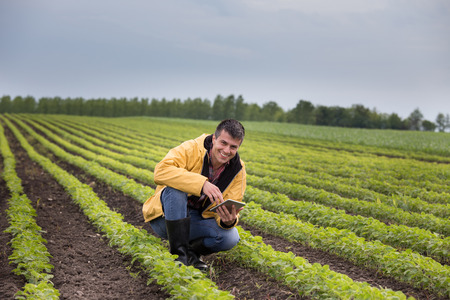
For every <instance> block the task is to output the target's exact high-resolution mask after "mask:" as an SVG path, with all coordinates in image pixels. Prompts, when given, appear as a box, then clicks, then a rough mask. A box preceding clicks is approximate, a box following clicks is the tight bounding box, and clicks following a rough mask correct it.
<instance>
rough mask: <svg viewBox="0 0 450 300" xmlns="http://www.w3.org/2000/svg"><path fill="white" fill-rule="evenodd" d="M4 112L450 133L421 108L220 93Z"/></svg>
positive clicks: (19, 105)
mask: <svg viewBox="0 0 450 300" xmlns="http://www.w3.org/2000/svg"><path fill="white" fill-rule="evenodd" d="M0 113H39V114H67V115H80V116H82V115H83V116H101V117H127V116H157V117H169V118H170V117H172V118H187V119H201V120H223V119H227V118H235V119H238V120H241V121H272V122H289V123H299V124H308V125H325V126H339V127H354V128H377V129H398V130H424V131H435V130H436V129H437V130H438V131H440V132H444V131H446V130H447V129H450V117H449V114H448V113H447V114H446V115H444V114H443V113H439V114H438V116H437V117H436V120H435V121H434V122H433V121H430V120H425V119H424V117H423V115H422V113H421V112H420V110H419V109H418V108H417V109H415V110H414V111H413V112H411V114H410V115H409V117H407V118H405V119H402V118H401V117H400V116H399V115H398V114H396V113H391V114H386V113H380V112H377V111H376V110H375V109H372V110H371V109H369V108H367V107H364V106H363V105H361V104H355V105H352V106H351V107H349V108H344V107H340V106H331V107H330V106H323V105H317V106H315V105H313V104H312V103H311V102H310V101H306V100H299V102H298V103H297V105H296V106H295V107H294V108H293V109H290V110H287V111H285V110H283V108H281V107H280V106H279V105H278V104H277V103H276V102H274V101H269V102H266V103H265V104H263V105H262V106H260V105H258V104H255V103H250V104H249V103H246V102H245V101H244V99H243V97H242V96H238V97H235V96H234V95H229V96H227V97H223V96H221V95H218V96H217V97H216V98H215V99H214V101H213V102H211V101H210V100H208V99H201V98H194V99H191V98H188V99H186V100H184V101H182V100H180V99H172V100H167V99H165V98H163V99H161V100H158V99H151V100H149V99H148V98H141V99H139V98H137V97H135V98H131V99H128V98H111V99H104V98H100V99H84V98H80V97H79V98H64V99H63V98H61V97H42V98H40V99H38V100H36V99H35V98H34V97H32V96H26V97H21V96H17V97H14V98H13V99H12V98H11V97H10V96H8V95H5V96H3V97H2V98H1V100H0Z"/></svg>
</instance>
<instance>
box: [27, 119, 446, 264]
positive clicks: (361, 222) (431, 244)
mask: <svg viewBox="0 0 450 300" xmlns="http://www.w3.org/2000/svg"><path fill="white" fill-rule="evenodd" d="M19 124H22V123H19ZM24 128H26V129H27V131H28V132H29V133H30V134H32V135H33V136H35V138H37V139H39V140H43V138H42V137H40V136H39V135H36V134H35V133H34V132H33V131H32V130H31V129H30V128H27V127H24ZM39 128H40V129H42V130H44V132H45V133H46V134H48V135H49V136H51V137H52V138H53V139H54V140H55V141H57V142H58V143H61V144H62V145H63V146H65V147H67V148H68V149H70V150H71V151H74V152H76V153H79V154H83V155H87V156H85V157H88V158H89V159H93V160H96V161H99V162H101V163H102V164H104V165H106V166H109V167H111V168H113V169H115V170H119V171H123V172H126V170H133V171H132V173H131V172H130V173H129V174H130V175H132V174H138V176H140V177H139V178H140V179H141V180H142V181H143V182H145V183H147V184H153V174H152V173H151V172H148V171H147V170H143V169H138V168H134V167H133V166H131V165H128V164H125V167H124V164H123V163H120V162H117V161H115V160H112V159H110V158H109V157H106V156H105V155H100V154H94V153H92V152H89V151H87V150H85V149H82V148H79V147H77V146H75V145H72V144H70V143H68V142H66V141H65V140H63V139H61V138H59V137H58V136H56V135H54V134H53V133H52V132H50V131H48V130H46V129H44V128H42V127H39ZM41 143H43V142H42V141H41ZM47 143H48V142H47ZM48 144H49V147H54V145H52V144H51V143H48ZM97 150H100V151H101V148H100V149H97ZM100 153H101V152H100ZM103 153H106V154H107V156H112V155H114V156H115V157H116V159H119V160H120V159H121V157H122V158H126V157H128V156H120V155H119V154H118V153H113V152H110V151H107V150H104V152H103ZM141 160H142V159H141ZM144 161H145V160H144ZM144 161H143V162H142V163H144ZM124 170H125V171H124ZM141 173H142V174H145V176H143V175H142V174H141ZM249 190H250V191H252V189H249ZM249 193H250V194H249ZM247 194H248V195H251V192H247ZM268 195H269V196H264V197H263V198H262V199H265V198H269V199H272V200H274V199H278V200H279V201H281V203H282V204H286V205H288V207H295V208H296V211H298V217H301V218H302V219H305V218H306V220H308V221H313V222H316V223H317V224H320V225H322V226H339V228H347V229H351V230H357V231H356V232H358V233H359V234H364V235H363V236H364V237H366V238H368V239H370V240H372V239H381V240H382V241H383V242H384V243H386V244H389V245H392V246H394V247H397V248H399V249H404V248H411V249H412V250H415V251H418V252H420V253H423V254H426V255H430V256H432V257H434V258H436V259H437V260H438V261H442V262H444V261H446V260H447V259H448V253H449V248H450V247H449V244H450V238H446V239H444V240H443V239H441V238H439V237H438V236H436V235H435V234H433V233H430V232H429V231H426V230H421V229H418V228H410V227H406V226H396V225H391V226H387V225H385V224H384V223H382V222H380V221H378V220H374V219H367V218H364V217H361V216H350V215H347V214H345V213H344V212H343V211H339V210H335V209H332V208H326V207H322V206H317V205H314V204H311V203H308V202H304V201H291V200H289V199H287V198H286V196H282V195H280V196H276V195H272V194H270V193H269V194H268ZM272 202H274V203H272V205H271V206H270V207H269V208H270V209H272V210H274V207H279V209H283V208H282V206H283V205H276V203H275V201H272ZM285 202H287V203H285ZM275 210H276V209H275ZM319 211H320V213H319ZM300 212H301V213H300ZM330 220H335V221H333V222H331V223H330ZM380 232H381V233H383V234H387V236H386V237H384V236H383V235H382V234H380Z"/></svg>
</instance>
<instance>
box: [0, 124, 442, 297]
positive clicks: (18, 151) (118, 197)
mask: <svg viewBox="0 0 450 300" xmlns="http://www.w3.org/2000/svg"><path fill="white" fill-rule="evenodd" d="M5 133H6V134H7V138H8V140H9V142H10V147H11V149H12V151H13V153H14V154H15V156H16V160H17V167H16V169H17V170H16V171H17V173H18V175H19V177H20V178H21V179H22V185H23V186H24V189H25V192H26V194H27V195H28V197H29V199H30V200H31V201H32V203H33V204H34V206H35V208H36V210H37V212H38V216H37V223H38V224H39V226H41V227H42V228H43V230H44V232H43V236H44V238H45V239H47V241H48V243H47V248H48V250H49V252H50V253H51V255H52V257H53V258H52V260H51V263H52V264H53V265H54V266H55V268H54V270H53V272H52V274H53V275H54V278H53V283H54V284H55V287H56V288H57V289H58V290H59V291H60V292H61V299H166V298H167V297H168V295H167V294H166V293H165V292H164V291H163V290H162V288H161V286H159V285H157V284H155V283H153V282H152V283H150V284H148V285H147V280H148V278H147V277H146V275H145V274H143V272H140V266H139V265H138V264H137V263H134V264H131V262H130V261H131V259H130V258H129V257H126V256H123V255H122V254H120V253H119V252H117V251H116V250H115V249H114V248H111V247H110V246H108V242H107V240H106V239H104V238H103V237H102V236H101V234H100V233H98V231H97V230H96V229H95V227H93V226H92V225H91V224H90V223H89V221H88V219H87V218H86V217H85V216H84V215H83V213H82V212H81V211H80V210H79V208H78V206H76V205H75V204H74V203H72V201H71V199H70V196H69V195H68V194H67V193H66V192H65V191H64V189H63V188H62V187H61V186H59V185H58V183H57V182H56V181H55V180H54V179H53V178H52V177H51V176H50V175H49V174H47V173H46V172H44V171H43V170H42V168H41V167H40V166H38V165H37V164H36V163H34V162H32V161H31V160H30V159H29V157H28V156H27V154H26V152H25V151H24V150H23V149H22V148H21V147H20V145H19V144H18V142H17V141H16V139H15V137H14V136H13V135H12V134H11V132H10V131H9V130H8V129H7V128H5ZM30 142H31V143H32V144H33V145H34V146H35V148H36V149H37V150H38V151H39V152H40V153H42V154H46V155H47V156H49V157H51V159H52V161H54V162H55V163H57V164H58V165H59V166H61V167H62V168H64V169H65V170H67V171H68V172H70V173H72V174H74V175H75V176H76V177H77V178H78V179H79V180H80V181H82V182H84V183H87V184H90V185H91V186H92V187H93V189H94V191H95V192H96V193H97V194H98V195H99V196H100V197H101V199H103V200H104V201H105V202H107V203H108V205H109V206H110V207H111V208H112V209H114V210H115V211H117V212H119V213H121V214H122V215H123V216H124V221H125V222H128V223H130V224H132V225H134V226H137V227H143V228H144V229H146V230H147V231H148V232H149V234H153V232H152V230H151V228H150V226H149V225H148V224H146V223H144V222H143V220H142V213H141V207H142V206H141V204H139V203H138V202H137V201H135V200H133V199H132V198H130V197H128V196H125V195H123V194H122V193H120V192H117V191H114V190H113V189H112V188H111V187H109V186H107V185H105V184H103V183H101V182H98V181H97V180H96V179H95V178H93V177H92V176H90V175H88V174H86V173H85V172H83V171H82V170H80V169H79V168H77V167H74V166H72V165H69V164H67V163H65V162H62V161H59V160H58V159H57V158H55V157H53V156H52V155H51V154H49V153H46V151H45V150H44V149H42V147H40V146H39V145H38V144H35V143H34V141H33V140H30ZM0 166H1V165H0ZM0 197H1V198H0V201H1V202H0V230H1V232H0V251H1V252H0V299H13V295H14V293H15V292H16V291H17V290H18V289H20V288H22V287H23V285H24V280H23V278H21V277H19V276H16V275H14V274H12V273H11V270H12V269H13V266H11V265H9V264H8V262H7V256H8V255H9V254H10V253H11V249H10V247H9V245H6V243H7V242H8V241H9V240H10V238H11V237H10V236H9V235H8V234H6V233H4V232H3V231H4V229H5V228H6V227H7V226H8V224H7V220H6V218H4V216H5V212H4V211H5V209H6V207H7V203H6V201H5V199H7V197H8V191H7V188H6V185H5V183H4V181H2V180H0ZM240 225H241V226H242V227H243V228H244V229H247V230H250V231H251V232H252V233H253V234H255V235H260V236H262V237H263V239H264V242H265V243H267V244H270V245H272V247H273V248H274V249H275V250H278V251H284V252H287V251H292V252H293V253H294V254H296V255H299V256H302V257H304V258H306V259H307V260H308V261H309V262H310V263H316V262H317V263H320V264H322V265H329V266H330V269H332V270H334V271H336V272H339V273H343V274H346V275H347V276H349V277H351V278H352V279H353V280H355V281H365V282H368V283H369V284H371V285H373V286H376V287H385V288H390V289H392V290H400V291H402V292H403V293H405V294H406V295H409V296H413V297H415V298H417V299H438V298H437V297H435V296H434V295H432V294H430V293H428V292H426V291H423V290H420V289H416V288H413V287H411V286H410V285H408V284H404V283H401V282H397V281H395V280H392V279H389V278H386V277H383V276H380V275H379V274H377V273H376V272H374V271H370V270H367V269H365V268H361V267H358V266H355V265H353V264H352V263H350V262H348V261H346V260H344V259H342V258H339V257H337V256H335V255H331V254H329V253H326V252H323V251H320V250H317V249H312V248H309V247H307V246H304V245H301V244H298V243H291V242H288V241H286V240H284V239H282V238H279V237H275V236H271V235H268V234H265V233H262V232H260V231H259V230H257V229H254V228H250V227H247V226H246V225H245V224H243V223H242V222H241V223H240ZM205 259H206V261H207V262H208V263H209V264H210V265H211V266H212V267H211V271H210V274H209V276H210V278H211V279H213V280H214V281H215V282H216V283H217V285H218V286H219V288H221V289H223V290H228V291H230V292H231V293H232V294H234V295H235V296H236V299H306V298H302V297H300V296H299V295H297V294H296V293H295V292H293V291H292V290H290V289H289V288H287V287H285V286H283V285H281V284H278V283H277V282H276V281H275V280H273V279H271V278H270V277H268V276H266V275H264V274H260V273H258V272H256V271H253V270H251V269H248V268H244V267H242V266H240V265H238V264H237V263H233V262H229V261H227V260H225V259H223V258H219V257H218V256H216V255H210V256H208V257H206V258H205Z"/></svg>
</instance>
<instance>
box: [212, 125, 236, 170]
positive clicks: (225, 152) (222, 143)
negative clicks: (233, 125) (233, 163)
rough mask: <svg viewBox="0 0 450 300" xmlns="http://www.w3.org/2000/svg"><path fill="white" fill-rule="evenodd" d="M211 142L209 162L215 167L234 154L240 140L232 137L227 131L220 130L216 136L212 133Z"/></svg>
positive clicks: (228, 159) (225, 161)
mask: <svg viewBox="0 0 450 300" xmlns="http://www.w3.org/2000/svg"><path fill="white" fill-rule="evenodd" d="M212 143H213V146H212V148H211V163H212V165H213V169H217V168H219V167H220V166H221V165H223V164H225V163H227V162H229V161H230V160H231V159H232V158H233V157H235V156H236V153H237V150H238V149H239V146H240V145H241V143H242V140H240V139H234V138H233V137H232V136H231V135H230V134H229V133H228V132H226V131H225V130H222V131H221V132H220V135H219V136H218V137H216V135H214V134H213V137H212Z"/></svg>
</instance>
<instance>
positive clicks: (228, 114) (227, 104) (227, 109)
mask: <svg viewBox="0 0 450 300" xmlns="http://www.w3.org/2000/svg"><path fill="white" fill-rule="evenodd" d="M235 112H236V104H235V100H234V95H229V96H228V97H226V98H225V99H224V100H223V119H234V118H235Z"/></svg>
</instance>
